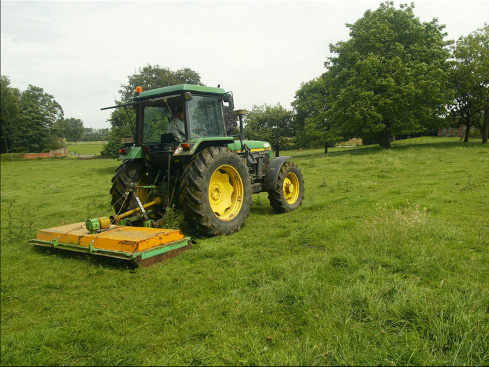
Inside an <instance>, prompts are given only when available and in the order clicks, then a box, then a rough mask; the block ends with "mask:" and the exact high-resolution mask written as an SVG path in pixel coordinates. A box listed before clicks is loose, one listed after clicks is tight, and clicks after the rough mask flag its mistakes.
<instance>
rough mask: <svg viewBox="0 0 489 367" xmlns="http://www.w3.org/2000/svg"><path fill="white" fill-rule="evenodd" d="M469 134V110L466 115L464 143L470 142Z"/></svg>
mask: <svg viewBox="0 0 489 367" xmlns="http://www.w3.org/2000/svg"><path fill="white" fill-rule="evenodd" d="M469 134H470V113H468V112H467V114H466V115H465V134H464V143H468V142H469Z"/></svg>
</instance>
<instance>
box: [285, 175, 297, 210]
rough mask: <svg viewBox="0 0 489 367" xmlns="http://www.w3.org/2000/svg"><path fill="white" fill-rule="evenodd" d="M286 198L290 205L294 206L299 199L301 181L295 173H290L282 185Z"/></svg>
mask: <svg viewBox="0 0 489 367" xmlns="http://www.w3.org/2000/svg"><path fill="white" fill-rule="evenodd" d="M282 188H283V192H284V198H285V200H286V201H287V203H288V204H294V203H295V202H296V201H297V200H298V198H299V191H300V187H299V179H298V178H297V175H296V174H295V173H294V172H289V173H288V174H287V176H286V177H285V178H284V183H283V185H282Z"/></svg>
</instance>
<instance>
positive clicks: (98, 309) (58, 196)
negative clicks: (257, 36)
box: [0, 138, 489, 365]
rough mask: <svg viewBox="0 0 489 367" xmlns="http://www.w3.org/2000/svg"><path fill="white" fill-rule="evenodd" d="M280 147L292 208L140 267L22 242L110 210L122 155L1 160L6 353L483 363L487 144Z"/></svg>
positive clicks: (260, 212) (257, 214)
mask: <svg viewBox="0 0 489 367" xmlns="http://www.w3.org/2000/svg"><path fill="white" fill-rule="evenodd" d="M287 153H288V154H291V155H292V156H293V157H294V161H295V162H296V163H297V164H298V165H299V167H301V169H302V170H303V173H304V178H305V185H306V191H305V195H306V197H305V200H304V203H303V205H302V206H301V208H299V209H298V210H296V211H293V212H291V213H287V214H279V215H277V214H273V212H272V211H271V209H270V206H269V203H268V199H267V195H266V193H262V194H258V195H255V196H254V198H253V204H252V209H251V214H250V216H249V217H248V220H247V222H246V225H245V226H244V227H243V228H242V230H241V231H240V232H239V233H236V234H233V235H231V236H220V237H214V238H208V239H198V242H197V244H195V245H194V246H193V247H192V248H191V249H190V250H188V251H186V252H185V253H183V254H181V255H180V256H178V257H176V258H173V259H171V260H170V261H168V262H167V263H164V264H159V265H154V266H152V267H149V268H138V269H131V268H130V267H127V266H124V264H121V263H120V262H114V261H110V260H104V259H98V258H95V257H89V256H85V255H76V254H70V253H61V252H57V251H49V250H47V251H46V250H43V249H37V248H31V247H30V246H29V245H28V244H27V243H26V242H27V240H28V239H29V238H31V237H33V236H34V235H35V232H36V231H37V229H39V228H46V227H51V226H56V225H60V224H63V223H72V222H79V221H83V220H85V219H86V217H88V216H101V215H106V214H109V213H110V212H111V209H110V204H109V203H110V194H109V189H110V179H111V176H112V175H113V173H114V170H115V168H116V167H117V165H118V162H117V161H113V160H105V159H97V160H48V161H8V162H7V161H4V162H2V167H1V170H2V171H1V173H2V175H1V179H2V182H1V184H2V186H1V190H2V191H1V204H2V206H1V210H2V212H1V214H2V223H1V224H2V228H1V229H2V231H1V251H2V256H1V259H0V261H1V276H2V277H1V282H2V284H1V305H2V313H1V320H0V321H1V339H0V344H1V362H2V365H20V364H21V365H43V364H66V365H68V364H69V365H73V364H77V365H184V364H185V365H223V364H233V365H251V364H260V365H266V364H269V365H277V364H280V365H286V364H287V365H298V364H304V365H338V364H342V365H351V364H355V365H360V364H362V365H365V364H369V365H372V364H386V365H387V364H389V365H391V364H392V365H399V364H401V365H406V364H410V365H433V364H436V365H441V364H443V365H462V364H464V365H475V364H477V365H487V364H488V363H489V352H488V351H489V301H488V300H489V287H488V284H489V272H488V271H487V264H488V263H489V251H488V249H489V217H488V215H487V207H488V204H489V201H488V196H487V193H488V192H489V175H488V174H487V172H488V171H487V168H488V167H489V147H488V146H483V145H481V144H478V143H470V144H463V143H461V142H459V141H458V140H457V139H456V138H416V139H407V140H403V141H399V142H395V143H394V146H393V149H392V150H390V151H384V150H381V149H378V148H377V147H369V146H367V147H352V148H332V149H330V153H329V154H328V155H327V156H325V155H324V154H323V152H322V150H302V151H292V152H290V153H289V152H287ZM168 214H169V215H168V217H167V222H166V223H167V224H168V226H181V225H182V223H181V213H178V212H175V211H169V213H168Z"/></svg>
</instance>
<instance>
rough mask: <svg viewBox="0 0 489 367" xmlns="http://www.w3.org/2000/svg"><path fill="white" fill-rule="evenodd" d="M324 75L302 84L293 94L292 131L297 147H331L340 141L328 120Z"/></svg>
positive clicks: (325, 76)
mask: <svg viewBox="0 0 489 367" xmlns="http://www.w3.org/2000/svg"><path fill="white" fill-rule="evenodd" d="M329 76H330V74H328V73H325V74H323V75H322V76H320V77H319V78H316V79H313V80H311V81H309V82H307V83H303V84H302V85H301V87H300V89H299V90H298V91H297V92H296V94H295V99H294V101H293V102H292V106H293V107H294V110H295V115H294V120H293V121H294V122H293V125H294V129H295V133H296V144H297V146H298V147H316V146H324V152H325V153H327V152H328V146H333V145H334V144H335V143H336V142H338V141H339V140H341V139H342V137H341V135H340V132H339V131H338V128H337V126H336V125H335V124H333V123H332V121H331V120H330V119H329V118H328V106H329V103H330V100H331V98H329V96H328V88H327V84H328V77H329Z"/></svg>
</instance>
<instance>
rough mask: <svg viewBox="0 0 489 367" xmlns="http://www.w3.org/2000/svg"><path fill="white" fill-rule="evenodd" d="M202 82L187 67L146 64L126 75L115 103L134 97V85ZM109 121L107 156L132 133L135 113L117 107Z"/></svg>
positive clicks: (115, 153)
mask: <svg viewBox="0 0 489 367" xmlns="http://www.w3.org/2000/svg"><path fill="white" fill-rule="evenodd" d="M183 83H185V84H202V83H201V81H200V75H199V74H198V73H197V72H195V71H193V70H192V69H189V68H184V69H179V70H176V71H172V70H170V69H169V68H164V67H161V66H159V65H154V66H153V65H146V66H144V67H143V68H140V69H139V71H138V72H137V73H135V74H132V75H129V76H128V77H127V82H126V83H125V84H123V85H122V86H121V89H120V90H119V94H120V100H119V101H116V103H121V102H127V101H129V100H130V99H131V98H132V97H134V92H135V90H136V86H141V87H143V90H148V89H154V88H161V87H166V86H169V85H174V84H183ZM109 122H110V124H111V132H110V136H109V141H108V143H107V145H106V146H105V147H104V151H103V153H104V154H105V155H108V156H112V157H115V156H117V150H118V148H119V146H120V140H121V138H123V137H130V136H133V135H134V132H135V126H136V114H135V113H134V110H133V109H132V108H119V109H116V110H114V111H113V112H112V114H111V116H110V119H109Z"/></svg>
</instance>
